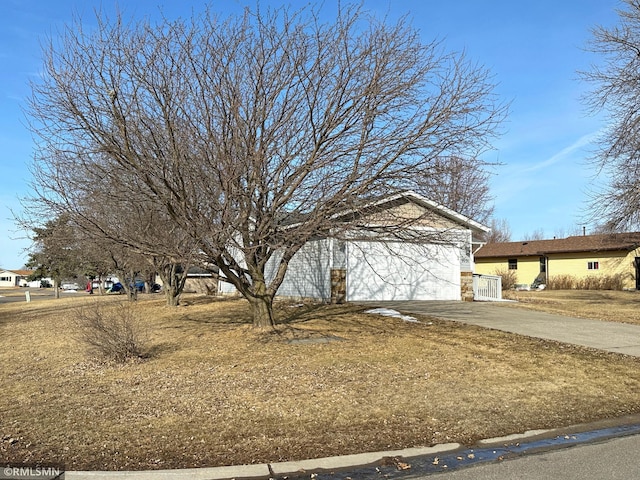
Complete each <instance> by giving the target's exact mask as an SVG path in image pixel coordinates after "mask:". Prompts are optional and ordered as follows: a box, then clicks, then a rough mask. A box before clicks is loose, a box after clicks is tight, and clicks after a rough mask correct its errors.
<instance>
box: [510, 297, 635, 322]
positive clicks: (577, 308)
mask: <svg viewBox="0 0 640 480" xmlns="http://www.w3.org/2000/svg"><path fill="white" fill-rule="evenodd" d="M504 296H505V298H510V299H514V300H517V301H518V304H517V305H511V306H517V307H520V308H528V309H532V310H540V311H545V312H550V313H558V314H561V315H569V316H573V317H578V318H593V319H596V320H606V321H609V322H623V323H633V324H636V325H640V292H639V291H624V292H621V291H613V290H542V291H530V292H515V291H514V292H507V293H506V294H505V295H504ZM505 305H508V304H505Z"/></svg>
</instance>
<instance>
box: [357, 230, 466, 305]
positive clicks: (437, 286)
mask: <svg viewBox="0 0 640 480" xmlns="http://www.w3.org/2000/svg"><path fill="white" fill-rule="evenodd" d="M347 248H348V251H347V255H348V268H347V300H349V301H360V300H460V299H461V294H460V248H459V247H457V246H454V245H414V244H410V243H400V242H362V241H358V242H349V244H348V247H347Z"/></svg>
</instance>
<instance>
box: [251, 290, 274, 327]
mask: <svg viewBox="0 0 640 480" xmlns="http://www.w3.org/2000/svg"><path fill="white" fill-rule="evenodd" d="M249 305H250V306H251V314H252V316H253V326H254V328H261V329H265V330H271V329H273V328H274V327H275V325H276V322H275V320H274V318H273V299H272V298H269V297H251V298H250V299H249Z"/></svg>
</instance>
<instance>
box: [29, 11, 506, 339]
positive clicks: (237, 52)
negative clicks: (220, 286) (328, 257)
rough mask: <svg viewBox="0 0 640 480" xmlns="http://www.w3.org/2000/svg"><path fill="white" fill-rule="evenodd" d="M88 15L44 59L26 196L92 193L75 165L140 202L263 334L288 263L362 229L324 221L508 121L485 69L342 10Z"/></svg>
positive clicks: (425, 173) (73, 199) (467, 152)
mask: <svg viewBox="0 0 640 480" xmlns="http://www.w3.org/2000/svg"><path fill="white" fill-rule="evenodd" d="M98 22H99V25H98V28H97V29H95V30H92V32H91V33H86V32H84V31H83V29H82V25H81V24H80V23H79V22H77V23H76V24H74V25H72V26H70V27H69V28H68V29H67V30H66V31H65V33H64V35H63V36H62V37H61V38H60V39H59V41H57V42H51V44H50V46H49V48H48V49H47V50H46V51H45V68H44V70H45V74H44V78H43V80H42V81H41V82H39V83H37V84H34V85H33V97H32V100H31V104H30V114H31V117H32V118H33V120H34V122H33V127H34V130H35V132H36V133H37V134H38V135H39V137H40V138H41V140H42V142H41V148H40V151H39V155H38V157H37V160H36V163H35V165H34V169H35V171H36V173H37V175H36V179H37V183H38V185H37V186H38V187H39V188H37V192H38V194H37V195H36V197H38V198H40V199H41V200H42V199H45V200H46V202H48V204H49V205H54V206H57V207H60V206H64V208H67V207H68V206H69V204H75V203H77V202H78V201H81V199H82V198H84V197H86V195H88V194H89V193H90V188H91V185H89V184H87V185H81V184H78V182H71V183H73V186H71V185H69V182H68V181H67V177H68V175H66V174H65V172H69V171H73V172H75V173H76V174H78V175H82V174H85V173H87V172H99V173H96V174H95V177H96V178H105V179H107V180H106V181H105V185H109V186H110V188H113V186H114V185H115V186H117V189H118V190H119V191H121V192H122V194H123V195H126V192H129V193H128V194H129V195H137V196H138V197H140V198H144V199H146V200H148V202H150V203H151V204H153V205H154V206H156V207H158V208H159V209H160V210H162V212H164V213H166V216H167V218H169V219H170V220H171V222H172V224H173V225H174V226H175V229H174V231H175V232H180V233H185V234H187V235H188V236H189V237H190V238H191V239H192V240H194V241H195V242H196V245H197V251H198V253H199V254H201V255H202V256H203V257H204V258H205V260H206V261H207V262H208V263H212V264H215V265H217V266H218V267H219V269H220V271H221V272H222V274H224V276H225V277H226V279H227V280H228V281H229V282H231V283H233V285H234V286H235V287H236V288H237V289H238V291H239V292H240V293H241V294H242V295H243V296H244V297H245V298H246V299H247V300H248V301H249V303H250V305H251V310H252V312H253V322H254V325H256V326H259V327H268V326H272V325H273V323H274V318H273V311H272V303H273V298H274V296H275V294H276V292H277V290H278V287H279V286H280V285H281V283H282V281H283V279H284V276H285V273H286V271H287V266H288V264H289V261H290V260H291V258H292V257H293V256H294V255H295V254H296V252H298V251H299V249H300V248H301V247H302V246H303V245H304V244H305V243H306V242H307V241H308V240H310V239H312V238H315V237H317V236H321V235H329V234H331V235H339V234H340V231H344V230H347V229H349V228H350V227H351V226H352V222H356V221H358V220H359V217H358V216H348V215H347V216H343V217H342V221H341V222H340V223H339V224H337V222H336V221H335V217H336V216H337V215H339V214H340V213H343V212H345V211H348V209H357V208H358V207H359V206H360V205H361V204H362V202H363V201H364V200H365V199H371V198H375V197H377V196H380V195H388V194H390V193H393V192H397V191H400V190H404V189H414V190H420V186H421V185H423V184H424V182H425V180H426V179H428V178H430V176H431V175H433V171H434V168H435V167H434V165H435V164H436V163H437V162H438V159H440V158H442V157H460V158H479V155H480V153H482V152H483V151H485V150H486V149H488V148H490V147H491V141H492V138H493V136H494V135H495V134H496V131H497V128H498V126H499V124H500V122H501V120H502V119H503V117H504V115H505V110H506V107H505V106H503V105H502V104H500V102H499V101H498V100H497V98H495V96H494V94H493V84H492V81H491V78H490V76H489V74H488V72H487V71H486V70H485V69H484V68H482V67H479V66H478V65H476V64H474V63H471V62H469V61H468V60H467V59H466V58H465V56H464V55H463V54H460V55H456V54H452V53H448V52H446V51H444V49H443V48H442V46H441V45H440V44H439V43H437V42H434V43H429V44H424V43H422V42H421V40H420V38H419V36H418V33H417V32H416V31H415V30H414V29H412V28H411V26H410V25H408V24H407V22H406V20H404V19H403V20H400V21H399V22H398V23H397V24H395V25H386V24H384V23H380V22H378V21H377V20H375V19H373V18H371V17H369V16H368V15H366V14H365V13H364V12H363V11H361V10H360V9H359V8H355V7H346V8H342V9H341V10H340V12H339V13H338V16H337V18H336V19H335V21H334V22H333V23H321V22H320V20H319V12H318V11H317V9H314V8H307V9H302V10H300V11H290V10H289V9H287V8H282V9H277V10H268V11H266V12H264V11H260V10H257V11H250V10H247V11H246V12H245V14H244V15H243V16H241V17H237V18H236V17H229V18H226V19H224V18H219V17H216V16H215V15H213V14H212V13H211V12H210V11H206V12H204V13H203V14H202V15H195V16H194V17H193V18H192V20H190V21H184V20H177V21H169V20H166V19H165V20H163V21H161V22H160V23H159V24H157V25H151V24H149V23H147V22H139V23H134V22H131V23H125V22H123V20H122V19H121V18H116V19H115V20H113V21H110V20H109V19H106V18H98ZM432 167H433V168H432ZM93 183H95V182H93ZM72 189H74V191H73V192H72ZM269 262H271V264H272V265H273V264H274V263H275V265H276V268H275V273H274V274H273V275H272V276H267V275H266V271H267V265H268V263H269Z"/></svg>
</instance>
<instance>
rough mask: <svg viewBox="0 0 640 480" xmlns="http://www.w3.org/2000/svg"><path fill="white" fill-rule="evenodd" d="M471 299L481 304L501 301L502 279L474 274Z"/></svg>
mask: <svg viewBox="0 0 640 480" xmlns="http://www.w3.org/2000/svg"><path fill="white" fill-rule="evenodd" d="M473 299H474V300H476V301H481V302H495V301H498V300H502V277H498V276H496V275H479V274H477V273H474V274H473Z"/></svg>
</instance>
